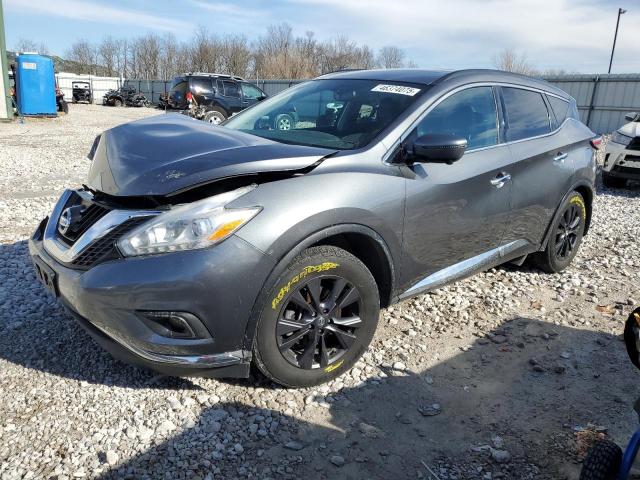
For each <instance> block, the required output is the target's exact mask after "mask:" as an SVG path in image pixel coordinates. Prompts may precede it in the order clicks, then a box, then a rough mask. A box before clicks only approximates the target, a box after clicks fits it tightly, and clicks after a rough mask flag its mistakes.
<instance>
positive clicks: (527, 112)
mask: <svg viewBox="0 0 640 480" xmlns="http://www.w3.org/2000/svg"><path fill="white" fill-rule="evenodd" d="M500 93H501V99H502V106H503V109H504V110H503V111H504V119H505V122H504V128H505V140H506V142H507V144H508V146H509V150H510V152H511V155H512V157H513V164H512V166H510V167H509V168H510V170H511V175H512V182H513V196H512V204H511V218H510V221H509V226H508V228H507V231H506V232H505V241H507V242H508V241H516V240H522V239H524V240H526V241H527V242H529V243H530V244H532V245H538V244H539V243H540V242H541V241H542V238H543V236H544V233H545V231H546V228H547V226H548V225H549V223H550V221H551V219H552V217H553V215H554V213H555V210H556V208H557V207H558V205H559V204H560V201H561V200H562V198H563V197H564V195H565V194H566V193H567V191H568V189H569V188H570V183H571V178H572V176H573V172H574V166H573V159H572V156H571V155H570V151H569V150H570V148H571V147H570V146H567V144H566V142H567V139H566V138H565V136H564V135H562V132H561V129H558V128H557V127H558V125H557V122H556V119H555V117H554V115H553V112H552V111H551V110H550V107H549V104H548V102H547V97H546V94H544V93H542V92H540V91H537V90H532V89H526V88H520V87H504V86H503V87H500Z"/></svg>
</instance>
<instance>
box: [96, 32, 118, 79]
mask: <svg viewBox="0 0 640 480" xmlns="http://www.w3.org/2000/svg"><path fill="white" fill-rule="evenodd" d="M120 46H121V44H120V41H118V40H115V39H114V38H113V37H111V36H108V37H105V38H103V39H102V42H100V45H98V48H97V52H98V62H99V63H100V65H102V67H104V74H105V75H106V76H107V77H113V76H115V75H117V74H118V73H119V68H118V66H119V65H118V57H119V54H120Z"/></svg>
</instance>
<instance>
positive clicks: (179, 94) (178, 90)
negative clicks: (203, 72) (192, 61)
mask: <svg viewBox="0 0 640 480" xmlns="http://www.w3.org/2000/svg"><path fill="white" fill-rule="evenodd" d="M188 89H189V84H188V83H187V82H186V81H185V80H183V81H181V82H177V83H176V84H175V85H174V86H173V87H172V88H171V94H170V95H171V98H173V99H174V100H175V101H177V102H182V101H183V100H184V98H185V94H186V93H187V90H188Z"/></svg>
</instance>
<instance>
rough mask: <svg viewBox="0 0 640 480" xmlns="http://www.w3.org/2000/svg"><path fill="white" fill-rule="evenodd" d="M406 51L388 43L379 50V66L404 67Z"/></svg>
mask: <svg viewBox="0 0 640 480" xmlns="http://www.w3.org/2000/svg"><path fill="white" fill-rule="evenodd" d="M404 56H405V55H404V52H403V51H402V50H401V49H400V48H398V47H396V46H394V45H387V46H386V47H382V48H381V49H380V51H379V52H378V62H377V63H378V67H380V68H401V67H404Z"/></svg>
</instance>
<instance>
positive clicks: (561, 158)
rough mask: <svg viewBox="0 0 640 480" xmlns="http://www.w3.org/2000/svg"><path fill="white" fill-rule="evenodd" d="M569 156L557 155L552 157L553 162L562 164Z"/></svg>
mask: <svg viewBox="0 0 640 480" xmlns="http://www.w3.org/2000/svg"><path fill="white" fill-rule="evenodd" d="M568 156H569V154H568V153H558V155H556V156H555V157H553V161H554V162H556V163H564V159H565V158H567V157H568Z"/></svg>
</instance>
